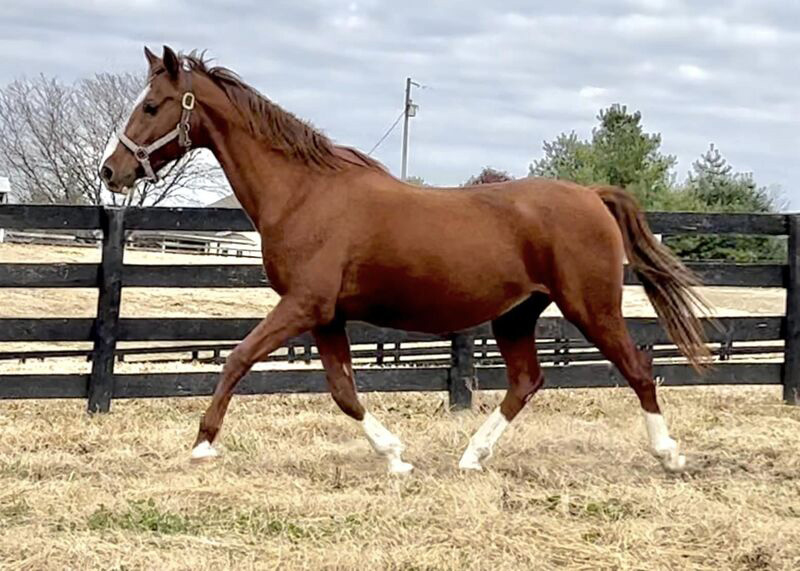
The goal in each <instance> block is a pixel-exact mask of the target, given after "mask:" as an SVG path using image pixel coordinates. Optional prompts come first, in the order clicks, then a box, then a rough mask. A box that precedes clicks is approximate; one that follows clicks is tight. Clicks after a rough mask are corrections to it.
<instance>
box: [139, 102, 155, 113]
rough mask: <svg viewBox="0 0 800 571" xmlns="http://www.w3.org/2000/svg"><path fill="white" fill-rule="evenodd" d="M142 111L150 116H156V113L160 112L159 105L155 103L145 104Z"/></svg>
mask: <svg viewBox="0 0 800 571" xmlns="http://www.w3.org/2000/svg"><path fill="white" fill-rule="evenodd" d="M142 111H144V112H145V113H147V114H148V115H155V114H156V111H158V105H156V104H155V103H149V102H145V103H144V105H142Z"/></svg>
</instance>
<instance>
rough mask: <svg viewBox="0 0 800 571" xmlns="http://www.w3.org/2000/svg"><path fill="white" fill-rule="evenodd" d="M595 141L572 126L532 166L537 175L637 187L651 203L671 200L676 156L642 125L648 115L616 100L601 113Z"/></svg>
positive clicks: (650, 205) (651, 205) (635, 190)
mask: <svg viewBox="0 0 800 571" xmlns="http://www.w3.org/2000/svg"><path fill="white" fill-rule="evenodd" d="M597 120H598V121H599V126H598V127H596V128H595V129H593V130H592V139H591V141H583V140H580V139H579V138H578V136H577V135H576V134H575V133H574V132H571V133H569V134H567V133H562V134H561V135H559V136H558V137H556V139H555V140H554V141H552V142H545V143H544V147H543V150H544V157H543V158H541V159H539V160H537V161H534V163H533V164H532V165H531V166H530V169H529V170H530V175H531V176H543V177H547V178H558V179H565V180H571V181H574V182H577V183H580V184H611V185H615V186H621V187H623V188H626V189H627V190H629V191H630V192H632V193H634V194H635V195H636V197H637V198H638V199H639V201H640V202H641V203H642V205H643V206H644V207H645V208H651V209H652V208H654V207H656V206H660V205H662V204H663V203H664V202H668V200H667V198H668V197H665V196H664V195H665V194H666V193H668V192H669V191H670V190H671V189H672V186H673V184H672V183H673V181H672V177H671V174H670V169H672V167H673V166H674V165H675V158H674V157H672V156H670V155H664V154H662V153H661V135H659V134H650V133H646V132H645V131H644V128H643V127H642V115H641V113H640V112H638V111H636V112H634V113H629V112H628V110H627V108H626V107H625V106H624V105H618V104H615V105H612V106H611V107H609V108H608V109H603V110H601V111H600V113H599V114H598V116H597Z"/></svg>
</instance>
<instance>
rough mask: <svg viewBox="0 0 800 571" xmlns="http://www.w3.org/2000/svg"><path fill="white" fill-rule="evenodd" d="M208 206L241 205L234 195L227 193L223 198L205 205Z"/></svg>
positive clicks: (237, 206)
mask: <svg viewBox="0 0 800 571" xmlns="http://www.w3.org/2000/svg"><path fill="white" fill-rule="evenodd" d="M207 207H208V208H241V207H242V205H241V204H239V201H238V200H237V199H236V195H234V194H229V195H228V196H226V197H225V198H220V199H219V200H217V201H216V202H212V203H211V204H209V205H207Z"/></svg>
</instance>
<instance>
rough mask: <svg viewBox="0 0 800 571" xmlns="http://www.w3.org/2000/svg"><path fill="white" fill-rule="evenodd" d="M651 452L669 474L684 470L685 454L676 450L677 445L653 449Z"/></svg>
mask: <svg viewBox="0 0 800 571" xmlns="http://www.w3.org/2000/svg"><path fill="white" fill-rule="evenodd" d="M653 454H654V455H655V457H656V458H658V460H659V462H661V466H662V467H663V468H664V470H665V471H666V472H669V473H670V474H679V473H681V472H684V471H685V470H686V456H684V455H683V454H681V453H679V452H678V446H677V445H673V446H672V447H670V448H665V449H662V450H657V451H654V452H653Z"/></svg>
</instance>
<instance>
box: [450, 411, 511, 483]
mask: <svg viewBox="0 0 800 571" xmlns="http://www.w3.org/2000/svg"><path fill="white" fill-rule="evenodd" d="M509 424H510V423H509V422H508V420H506V417H505V416H503V413H502V412H500V407H497V408H496V409H494V411H492V414H490V415H489V418H487V419H486V422H484V423H483V424H482V425H481V427H480V428H479V429H478V431H477V432H476V433H475V434H474V435H473V436H472V438H470V439H469V446H467V449H466V450H465V451H464V455H463V456H461V461H459V463H458V467H459V468H461V469H462V470H482V469H483V468H482V467H481V461H482V460H488V459H489V458H490V457H491V456H492V448H493V447H494V445H495V443H496V442H497V441H498V440H499V439H500V436H502V434H503V432H505V429H506V428H507V427H508V425H509Z"/></svg>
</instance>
